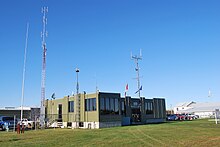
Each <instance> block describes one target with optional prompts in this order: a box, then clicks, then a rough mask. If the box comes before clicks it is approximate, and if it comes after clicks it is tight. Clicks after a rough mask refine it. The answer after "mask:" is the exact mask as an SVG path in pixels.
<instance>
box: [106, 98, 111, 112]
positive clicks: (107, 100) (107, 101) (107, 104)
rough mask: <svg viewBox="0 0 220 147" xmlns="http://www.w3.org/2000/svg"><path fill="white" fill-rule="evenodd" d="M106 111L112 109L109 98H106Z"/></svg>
mask: <svg viewBox="0 0 220 147" xmlns="http://www.w3.org/2000/svg"><path fill="white" fill-rule="evenodd" d="M105 110H106V111H109V110H110V107H109V98H105Z"/></svg>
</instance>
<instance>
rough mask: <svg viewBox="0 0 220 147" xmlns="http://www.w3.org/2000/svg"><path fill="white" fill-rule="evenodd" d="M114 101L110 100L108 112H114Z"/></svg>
mask: <svg viewBox="0 0 220 147" xmlns="http://www.w3.org/2000/svg"><path fill="white" fill-rule="evenodd" d="M114 103H115V99H113V98H110V112H111V113H112V112H114V111H115V104H114Z"/></svg>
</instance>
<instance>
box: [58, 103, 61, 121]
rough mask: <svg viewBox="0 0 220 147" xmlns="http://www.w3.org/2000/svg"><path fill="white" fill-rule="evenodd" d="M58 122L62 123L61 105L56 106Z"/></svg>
mask: <svg viewBox="0 0 220 147" xmlns="http://www.w3.org/2000/svg"><path fill="white" fill-rule="evenodd" d="M58 121H61V122H62V104H59V105H58Z"/></svg>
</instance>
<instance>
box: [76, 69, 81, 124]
mask: <svg viewBox="0 0 220 147" xmlns="http://www.w3.org/2000/svg"><path fill="white" fill-rule="evenodd" d="M78 73H79V68H76V127H77V128H79V121H80V98H79V80H78Z"/></svg>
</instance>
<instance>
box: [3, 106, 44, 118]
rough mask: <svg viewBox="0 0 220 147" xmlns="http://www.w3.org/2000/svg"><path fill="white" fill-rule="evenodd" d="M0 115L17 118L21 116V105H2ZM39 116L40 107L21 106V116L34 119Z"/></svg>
mask: <svg viewBox="0 0 220 147" xmlns="http://www.w3.org/2000/svg"><path fill="white" fill-rule="evenodd" d="M0 116H10V117H15V118H17V119H20V118H21V107H4V108H0ZM39 116H40V108H37V107H35V108H34V107H23V118H27V119H30V120H32V121H34V120H35V119H36V118H39Z"/></svg>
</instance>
